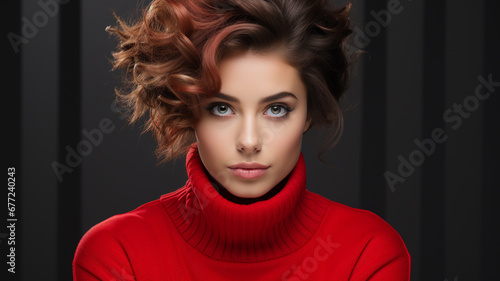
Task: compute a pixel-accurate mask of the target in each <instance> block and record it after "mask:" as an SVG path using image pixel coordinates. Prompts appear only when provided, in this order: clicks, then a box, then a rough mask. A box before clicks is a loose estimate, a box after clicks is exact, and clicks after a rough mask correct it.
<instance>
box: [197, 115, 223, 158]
mask: <svg viewBox="0 0 500 281" xmlns="http://www.w3.org/2000/svg"><path fill="white" fill-rule="evenodd" d="M195 131H196V137H197V141H198V147H199V151H200V153H203V154H204V155H206V156H208V157H206V159H215V157H214V156H217V155H219V156H220V155H222V154H223V152H224V150H227V147H228V141H229V139H230V138H229V135H228V131H227V128H226V127H222V126H221V125H220V122H219V123H217V122H210V121H201V122H200V123H199V124H197V126H196V127H195Z"/></svg>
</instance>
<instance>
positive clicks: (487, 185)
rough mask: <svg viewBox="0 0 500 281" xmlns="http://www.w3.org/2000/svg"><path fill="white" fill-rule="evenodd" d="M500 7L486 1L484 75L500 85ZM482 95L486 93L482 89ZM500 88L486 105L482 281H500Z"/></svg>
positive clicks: (495, 3)
mask: <svg viewBox="0 0 500 281" xmlns="http://www.w3.org/2000/svg"><path fill="white" fill-rule="evenodd" d="M498 11H500V3H499V2H498V1H496V0H485V1H484V30H485V33H484V69H485V71H484V74H483V77H485V78H487V76H488V75H489V74H492V78H493V79H492V80H493V81H496V82H499V81H500V53H499V52H498V50H500V20H499V18H498ZM482 91H483V92H482V93H483V94H484V93H485V92H486V89H482ZM499 93H500V87H496V88H495V92H493V93H492V94H491V96H490V97H489V98H488V99H487V100H486V101H484V118H483V122H484V126H483V190H482V192H483V194H482V229H481V232H482V253H481V255H482V261H481V262H482V268H481V276H480V278H479V276H478V279H479V280H496V279H498V265H499V264H500V255H499V254H498V253H499V252H500V240H499V239H498V233H499V232H500V223H499V221H500V220H499V219H498V215H499V214H500V204H499V203H498V200H499V199H500V188H499V187H500V180H499V178H498V172H499V171H500V162H499V161H498V158H499V157H500V148H499V146H498V144H499V143H500V97H499V96H498V95H499Z"/></svg>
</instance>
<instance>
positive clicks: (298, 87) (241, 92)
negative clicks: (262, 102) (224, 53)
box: [219, 51, 306, 97]
mask: <svg viewBox="0 0 500 281" xmlns="http://www.w3.org/2000/svg"><path fill="white" fill-rule="evenodd" d="M219 74H220V77H221V82H222V88H221V92H223V93H226V94H230V95H237V96H248V95H250V96H259V97H261V96H263V95H271V94H275V93H278V92H283V91H288V92H292V93H296V94H298V95H301V94H302V95H305V92H306V89H305V86H304V83H303V82H302V79H301V77H300V73H299V71H298V70H297V69H296V68H295V67H293V66H292V65H290V64H289V63H287V62H286V61H285V60H284V58H283V57H282V56H281V55H280V54H279V53H273V52H267V53H253V52H249V51H247V52H242V53H238V54H234V55H231V56H228V57H226V58H224V59H223V60H221V62H220V63H219Z"/></svg>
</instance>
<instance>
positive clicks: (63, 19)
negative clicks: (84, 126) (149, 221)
mask: <svg viewBox="0 0 500 281" xmlns="http://www.w3.org/2000/svg"><path fill="white" fill-rule="evenodd" d="M60 9H61V10H60V25H59V38H60V41H59V48H60V51H59V144H58V149H59V162H60V163H66V160H65V158H66V155H67V153H68V151H67V150H66V146H68V145H69V146H70V147H72V148H73V149H74V150H75V151H78V150H79V149H78V147H77V144H78V143H79V140H80V130H81V128H80V127H81V117H80V111H81V81H80V76H81V75H80V74H81V70H80V68H81V59H80V54H81V48H80V43H81V42H80V41H81V40H80V36H81V28H80V1H78V0H72V1H69V2H68V3H67V4H65V5H61V6H60ZM80 193H81V167H80V166H77V167H75V168H74V170H73V171H72V172H71V174H66V176H65V178H64V180H63V181H62V182H61V183H60V184H59V190H58V229H57V234H58V240H57V241H58V246H57V250H58V252H57V254H58V264H57V267H58V277H57V278H58V280H61V281H63V280H71V278H72V275H71V270H72V268H71V262H72V260H73V255H74V251H75V248H76V245H77V244H78V241H79V238H80V228H81V216H80V205H81V203H80Z"/></svg>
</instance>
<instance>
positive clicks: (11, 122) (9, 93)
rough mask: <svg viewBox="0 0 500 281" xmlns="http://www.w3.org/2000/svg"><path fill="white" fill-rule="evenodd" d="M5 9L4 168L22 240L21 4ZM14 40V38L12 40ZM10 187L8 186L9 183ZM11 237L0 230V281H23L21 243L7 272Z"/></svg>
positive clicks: (0, 23) (0, 73) (0, 20)
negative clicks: (17, 37)
mask: <svg viewBox="0 0 500 281" xmlns="http://www.w3.org/2000/svg"><path fill="white" fill-rule="evenodd" d="M2 9H3V10H4V11H8V12H4V13H3V15H2V17H0V30H1V32H0V34H2V36H3V38H2V42H1V44H2V45H1V46H2V48H1V50H2V67H0V81H1V85H2V88H3V90H2V93H3V95H2V117H3V118H2V122H3V125H2V129H3V137H2V159H3V160H4V162H3V165H2V173H3V175H6V176H7V177H9V176H8V175H7V171H8V168H11V167H13V168H15V172H16V173H15V174H14V175H13V176H14V177H13V178H14V179H15V186H14V188H15V189H13V190H12V191H14V192H15V195H17V196H16V197H15V198H14V197H12V196H9V198H12V199H15V200H16V201H10V202H11V203H14V204H15V206H14V207H15V209H16V210H15V215H16V218H19V219H20V220H19V223H16V228H15V229H16V235H17V237H21V233H22V219H21V218H22V213H21V206H22V198H21V193H20V192H16V191H17V189H21V188H22V182H21V173H22V170H21V115H22V111H21V110H22V108H21V52H20V50H18V51H17V52H16V51H15V49H16V48H18V47H17V46H15V45H16V44H14V46H13V45H12V43H11V40H10V39H9V37H8V36H9V35H10V36H11V38H12V35H13V34H16V35H19V34H21V22H20V18H21V1H6V2H5V3H3V7H2ZM12 40H14V39H12ZM6 185H7V183H6ZM7 188H8V186H6V187H5V189H4V191H3V192H2V198H4V200H2V202H5V203H4V204H5V205H4V206H5V207H9V206H7V200H8V199H7V198H8V197H7V196H8V194H7V193H8V192H10V191H11V190H9V191H8V190H7ZM2 213H3V215H2V218H3V222H6V221H7V219H8V218H10V217H9V214H8V212H7V211H6V210H5V211H3V212H2ZM9 235H10V233H8V230H7V228H5V227H3V228H2V229H1V230H0V253H2V258H1V261H2V264H3V266H5V268H3V270H2V273H1V274H0V276H5V278H0V279H2V280H13V281H16V280H21V275H22V273H21V270H19V269H20V268H22V267H21V266H20V260H19V258H18V257H19V255H20V253H21V247H22V244H21V243H18V245H17V246H16V252H17V264H16V267H17V268H16V274H12V273H9V272H7V269H8V268H10V266H8V265H7V262H8V261H9V260H8V259H9V258H8V257H7V255H8V254H9V251H8V250H7V249H9V248H10V246H9V244H8V243H7V241H8V240H7V238H8V236H9Z"/></svg>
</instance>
